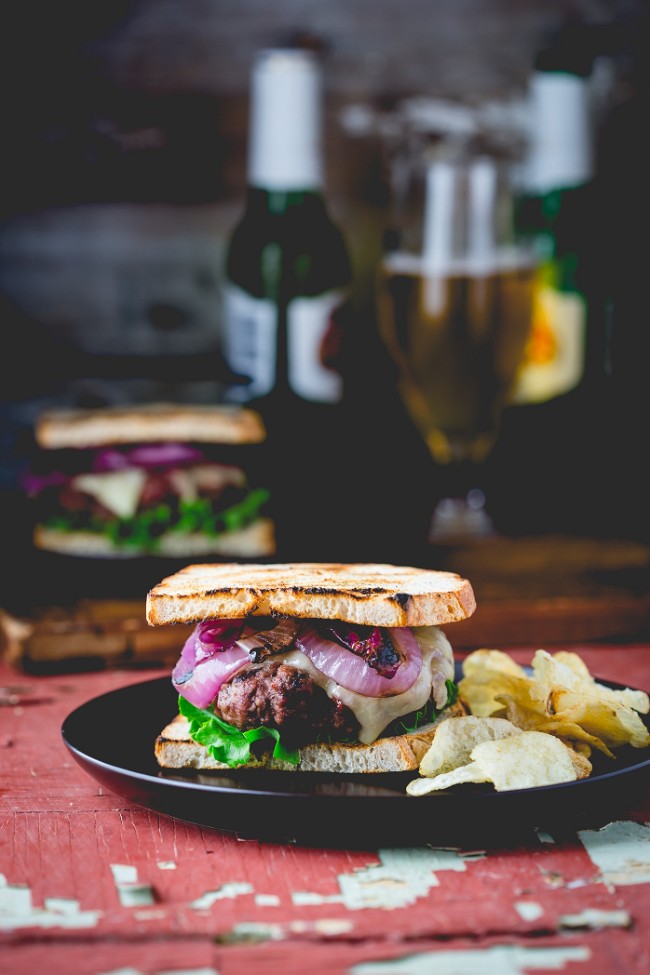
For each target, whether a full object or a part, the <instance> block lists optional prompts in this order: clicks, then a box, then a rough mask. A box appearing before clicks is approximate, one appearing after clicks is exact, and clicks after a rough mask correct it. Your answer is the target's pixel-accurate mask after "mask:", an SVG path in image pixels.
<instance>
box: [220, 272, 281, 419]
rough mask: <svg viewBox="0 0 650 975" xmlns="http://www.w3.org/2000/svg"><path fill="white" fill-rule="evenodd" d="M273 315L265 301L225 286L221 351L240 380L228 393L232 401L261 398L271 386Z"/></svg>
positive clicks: (272, 307)
mask: <svg viewBox="0 0 650 975" xmlns="http://www.w3.org/2000/svg"><path fill="white" fill-rule="evenodd" d="M277 331H278V327H277V312H276V308H275V305H274V303H273V302H272V301H270V300H269V299H268V298H254V297H252V295H249V294H247V293H246V292H245V291H243V290H242V289H241V288H238V287H236V286H235V285H232V284H228V285H225V286H224V291H223V350H224V356H225V359H226V362H227V363H228V366H229V367H230V369H231V370H232V372H234V373H237V374H238V375H240V376H242V377H248V378H249V380H250V382H245V381H242V383H241V384H236V385H233V386H232V387H231V388H230V389H229V391H228V399H230V400H231V401H232V402H239V403H243V402H247V401H248V400H251V399H256V398H258V397H260V396H265V395H266V394H267V393H269V392H270V391H271V390H272V389H273V387H274V386H275V376H276V355H277V353H276V350H277Z"/></svg>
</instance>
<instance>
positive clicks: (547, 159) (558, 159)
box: [524, 71, 593, 193]
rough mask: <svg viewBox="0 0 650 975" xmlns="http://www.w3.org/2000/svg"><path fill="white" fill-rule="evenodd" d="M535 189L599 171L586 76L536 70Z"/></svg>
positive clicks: (574, 182)
mask: <svg viewBox="0 0 650 975" xmlns="http://www.w3.org/2000/svg"><path fill="white" fill-rule="evenodd" d="M528 97H529V105H530V114H529V119H530V126H531V131H530V133H529V138H530V145H529V153H528V162H527V165H526V167H525V170H526V171H525V175H524V179H525V183H526V187H527V189H528V190H529V191H532V192H537V193H545V192H547V191H548V190H551V189H555V188H558V189H559V188H567V187H571V186H579V185H580V184H582V183H586V182H587V181H588V180H589V179H591V177H592V175H593V146H592V138H591V104H590V89H589V82H588V79H586V78H581V77H578V76H577V75H571V74H564V73H561V72H542V71H540V72H536V73H535V74H534V75H533V76H532V78H531V81H530V87H529V96H528Z"/></svg>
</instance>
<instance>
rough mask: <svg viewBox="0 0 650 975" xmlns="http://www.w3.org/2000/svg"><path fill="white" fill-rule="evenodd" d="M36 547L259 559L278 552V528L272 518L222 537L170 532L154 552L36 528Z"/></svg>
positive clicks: (87, 553)
mask: <svg viewBox="0 0 650 975" xmlns="http://www.w3.org/2000/svg"><path fill="white" fill-rule="evenodd" d="M33 540H34V545H35V546H36V548H40V549H46V550H47V551H50V552H60V553H61V554H64V555H79V556H84V557H86V558H111V559H120V558H122V559H128V558H138V557H140V556H143V555H146V556H153V557H155V556H158V557H163V558H180V559H185V558H188V559H193V558H196V557H197V556H210V555H222V556H225V557H227V558H241V559H246V558H248V559H257V558H261V557H262V556H264V555H273V554H274V552H275V527H274V523H273V521H272V520H271V519H270V518H259V519H258V520H257V521H254V522H252V523H251V524H250V525H247V526H246V528H241V529H239V530H237V531H231V532H224V534H223V535H217V536H214V537H213V536H210V535H201V534H199V533H198V532H194V533H189V532H188V533H183V532H168V533H167V534H165V535H161V536H160V538H159V539H158V541H157V544H156V548H155V549H153V551H150V550H149V549H146V550H145V549H140V548H136V547H133V546H130V545H129V546H120V545H115V544H114V543H113V542H112V541H111V539H110V538H108V537H107V536H106V535H100V534H99V533H97V532H83V531H76V532H75V531H58V530H57V529H54V528H46V527H44V526H43V525H37V526H36V528H35V529H34V533H33Z"/></svg>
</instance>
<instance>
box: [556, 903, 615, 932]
mask: <svg viewBox="0 0 650 975" xmlns="http://www.w3.org/2000/svg"><path fill="white" fill-rule="evenodd" d="M559 924H560V927H561V928H589V929H590V930H592V931H600V930H602V929H603V928H629V927H631V926H632V917H631V915H630V914H628V912H627V911H599V910H597V909H596V908H589V907H588V908H586V909H585V910H584V911H580V913H579V914H563V915H562V917H561V918H560V920H559Z"/></svg>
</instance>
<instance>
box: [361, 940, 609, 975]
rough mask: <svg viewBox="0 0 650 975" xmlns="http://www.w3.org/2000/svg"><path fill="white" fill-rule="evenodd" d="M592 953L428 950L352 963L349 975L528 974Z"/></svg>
mask: <svg viewBox="0 0 650 975" xmlns="http://www.w3.org/2000/svg"><path fill="white" fill-rule="evenodd" d="M590 958H591V952H590V950H589V949H588V948H587V947H583V946H582V945H580V946H577V947H566V948H565V947H561V948H524V947H521V946H519V945H496V946H494V947H492V948H485V949H482V950H479V951H427V952H423V953H422V954H418V955H408V956H407V957H404V958H396V959H391V960H390V961H371V962H363V963H362V964H361V965H354V966H353V967H352V968H350V970H349V975H431V972H433V971H435V973H436V975H528V973H529V972H530V971H534V970H535V969H538V970H539V969H543V970H545V971H558V972H559V971H562V970H563V969H564V968H565V966H566V964H567V963H568V962H579V961H581V962H585V961H589V959H590Z"/></svg>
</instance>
